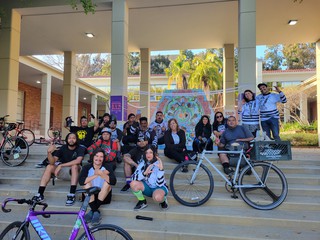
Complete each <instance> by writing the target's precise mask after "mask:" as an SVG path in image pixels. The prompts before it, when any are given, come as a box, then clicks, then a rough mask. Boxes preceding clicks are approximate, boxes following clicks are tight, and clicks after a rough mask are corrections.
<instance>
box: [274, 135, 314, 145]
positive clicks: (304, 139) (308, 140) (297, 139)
mask: <svg viewBox="0 0 320 240" xmlns="http://www.w3.org/2000/svg"><path fill="white" fill-rule="evenodd" d="M280 137H281V140H283V141H290V142H291V145H292V146H318V134H313V133H292V134H280Z"/></svg>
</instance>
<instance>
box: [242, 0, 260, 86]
mask: <svg viewBox="0 0 320 240" xmlns="http://www.w3.org/2000/svg"><path fill="white" fill-rule="evenodd" d="M238 32H239V66H238V69H239V92H243V91H244V90H245V89H251V90H255V89H256V0H239V26H238Z"/></svg>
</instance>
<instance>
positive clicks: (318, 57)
mask: <svg viewBox="0 0 320 240" xmlns="http://www.w3.org/2000/svg"><path fill="white" fill-rule="evenodd" d="M316 62H317V64H316V66H317V67H316V74H317V120H318V143H319V147H320V39H319V40H318V41H317V43H316Z"/></svg>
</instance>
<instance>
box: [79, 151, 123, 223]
mask: <svg viewBox="0 0 320 240" xmlns="http://www.w3.org/2000/svg"><path fill="white" fill-rule="evenodd" d="M105 155H106V154H105V150H104V149H102V148H97V149H95V150H94V151H93V153H92V154H91V156H90V160H91V162H92V163H91V164H87V165H85V166H84V167H83V168H82V170H81V173H80V177H79V184H80V186H83V188H85V189H88V188H90V187H99V188H101V190H100V192H99V193H98V194H95V195H92V196H91V197H90V201H89V206H90V208H91V210H90V211H89V212H88V213H87V214H86V215H85V217H84V219H85V221H86V222H87V223H90V222H91V224H92V226H97V225H99V224H100V220H101V214H100V211H99V207H100V206H101V205H102V204H110V202H111V197H112V189H111V185H115V184H116V182H117V179H116V177H115V175H114V173H113V170H112V166H111V165H104V160H105Z"/></svg>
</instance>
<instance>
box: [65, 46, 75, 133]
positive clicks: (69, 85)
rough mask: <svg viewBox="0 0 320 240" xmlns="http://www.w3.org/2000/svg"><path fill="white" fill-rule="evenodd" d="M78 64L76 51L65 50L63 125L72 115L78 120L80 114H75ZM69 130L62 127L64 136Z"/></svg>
mask: <svg viewBox="0 0 320 240" xmlns="http://www.w3.org/2000/svg"><path fill="white" fill-rule="evenodd" d="M75 73H76V66H75V53H74V52H69V51H68V52H64V72H63V102H62V119H61V122H62V125H64V123H65V118H66V117H67V116H71V117H72V118H73V120H74V121H75V123H77V122H76V120H77V118H78V116H76V115H75V109H76V108H75V103H76V101H75V99H76V94H77V95H78V94H79V93H78V91H76V80H75V78H76V74H75ZM67 133H68V131H67V130H66V129H65V128H64V127H62V135H63V137H64V136H65V135H66V134H67Z"/></svg>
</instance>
